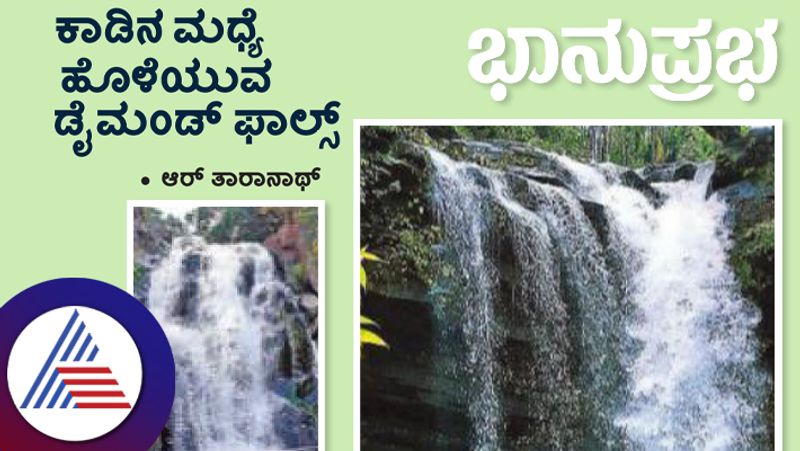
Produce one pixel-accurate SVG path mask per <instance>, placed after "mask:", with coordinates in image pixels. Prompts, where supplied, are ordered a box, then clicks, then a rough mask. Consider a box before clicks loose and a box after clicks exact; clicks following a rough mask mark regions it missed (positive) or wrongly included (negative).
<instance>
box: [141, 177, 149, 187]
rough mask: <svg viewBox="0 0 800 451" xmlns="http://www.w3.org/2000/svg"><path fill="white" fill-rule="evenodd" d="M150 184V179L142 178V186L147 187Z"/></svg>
mask: <svg viewBox="0 0 800 451" xmlns="http://www.w3.org/2000/svg"><path fill="white" fill-rule="evenodd" d="M149 184H150V177H148V176H144V177H142V185H144V186H147V185H149Z"/></svg>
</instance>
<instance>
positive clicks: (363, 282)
mask: <svg viewBox="0 0 800 451" xmlns="http://www.w3.org/2000/svg"><path fill="white" fill-rule="evenodd" d="M361 288H363V289H365V290H366V289H367V270H365V269H364V267H363V266H362V267H361Z"/></svg>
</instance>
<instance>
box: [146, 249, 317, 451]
mask: <svg viewBox="0 0 800 451" xmlns="http://www.w3.org/2000/svg"><path fill="white" fill-rule="evenodd" d="M148 299H149V303H150V305H149V307H150V309H151V311H152V312H153V314H154V315H155V317H156V318H157V319H158V321H159V323H160V324H161V325H162V327H163V328H164V330H165V332H166V334H167V337H168V338H169V341H170V344H171V346H172V350H173V353H174V355H175V362H176V366H177V387H176V399H175V404H174V407H173V412H172V416H171V419H170V422H169V424H168V428H169V433H170V435H171V443H172V445H171V446H172V447H171V448H170V449H174V450H176V451H219V450H232V451H251V450H252V451H256V450H258V451H263V450H270V449H272V450H279V449H283V448H284V446H285V445H286V443H284V440H283V437H282V434H281V431H280V430H278V426H277V424H278V422H279V421H278V420H279V418H282V417H283V415H285V410H286V408H287V406H286V400H285V399H286V398H285V397H281V396H278V394H277V393H278V392H280V390H281V387H282V385H285V384H286V381H301V380H303V379H304V378H310V377H315V376H314V375H315V374H316V369H315V367H314V366H315V365H316V363H315V362H316V355H315V353H316V349H315V346H314V343H313V341H312V340H311V338H310V337H309V336H308V332H307V329H306V327H305V324H304V320H303V318H302V315H301V314H300V313H299V310H298V306H297V299H296V296H295V295H294V293H293V291H292V289H291V288H290V287H289V285H287V284H286V283H285V282H284V280H283V277H282V274H281V273H280V271H279V269H278V268H277V266H276V263H275V261H274V259H273V257H272V255H271V254H270V253H269V252H268V251H267V250H266V249H265V248H264V247H263V246H261V245H259V244H255V243H241V244H207V243H206V242H205V241H204V240H203V239H202V238H200V237H197V236H185V237H179V238H176V239H175V240H174V242H173V244H172V248H171V251H170V253H169V255H168V256H167V257H165V258H164V260H163V261H162V262H161V263H160V265H159V266H158V267H157V268H156V270H155V271H154V272H153V274H152V284H151V288H150V292H149V296H148ZM284 389H285V388H284Z"/></svg>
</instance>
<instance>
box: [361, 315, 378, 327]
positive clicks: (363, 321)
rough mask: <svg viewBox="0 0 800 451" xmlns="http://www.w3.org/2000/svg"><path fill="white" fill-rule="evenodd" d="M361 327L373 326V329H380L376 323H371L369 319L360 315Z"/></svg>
mask: <svg viewBox="0 0 800 451" xmlns="http://www.w3.org/2000/svg"><path fill="white" fill-rule="evenodd" d="M361 325H362V326H375V327H381V326H380V325H379V324H378V323H376V322H375V321H373V320H371V319H369V318H367V317H366V316H364V315H361Z"/></svg>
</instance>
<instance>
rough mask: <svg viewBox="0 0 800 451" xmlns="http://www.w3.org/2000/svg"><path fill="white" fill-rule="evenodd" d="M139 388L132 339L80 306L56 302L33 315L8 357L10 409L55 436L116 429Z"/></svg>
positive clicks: (89, 435)
mask: <svg viewBox="0 0 800 451" xmlns="http://www.w3.org/2000/svg"><path fill="white" fill-rule="evenodd" d="M141 387H142V361H141V357H140V356H139V350H138V349H137V347H136V343H134V341H133V339H132V338H131V336H130V335H129V334H128V332H127V331H126V330H125V328H123V327H122V326H121V325H120V324H119V323H118V322H117V321H116V320H114V319H113V318H111V317H110V316H108V315H106V314H105V313H102V312H100V311H98V310H94V309H91V308H87V307H62V308H59V309H55V310H51V311H49V312H47V313H45V314H43V315H41V316H39V317H38V318H36V319H35V320H33V321H32V322H31V323H30V324H28V326H27V327H26V328H25V329H24V330H23V331H22V333H21V334H20V336H19V337H18V338H17V340H16V342H15V343H14V347H13V348H12V349H11V355H10V357H9V361H8V388H9V391H10V392H11V397H12V398H13V400H14V405H15V406H16V407H17V410H19V412H20V414H21V415H22V416H23V417H24V418H25V420H26V421H28V423H30V424H31V426H33V427H34V428H36V429H37V430H38V431H39V432H41V433H43V434H46V435H48V436H50V437H53V438H55V439H59V440H65V441H71V442H78V441H85V440H91V439H94V438H97V437H100V436H103V435H105V434H107V433H109V432H111V431H112V430H114V429H116V428H117V426H119V425H120V424H121V423H122V422H123V421H124V420H125V418H127V417H128V415H129V414H130V413H131V411H132V409H133V406H134V405H135V404H136V400H137V399H138V398H139V392H140V390H141Z"/></svg>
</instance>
